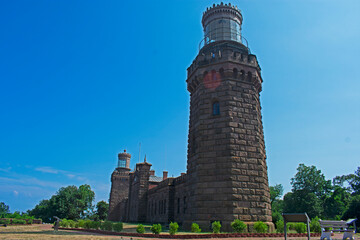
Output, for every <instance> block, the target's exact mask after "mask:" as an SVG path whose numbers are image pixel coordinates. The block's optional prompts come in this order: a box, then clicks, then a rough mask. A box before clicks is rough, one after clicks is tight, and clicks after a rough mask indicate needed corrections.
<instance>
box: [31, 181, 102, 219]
mask: <svg viewBox="0 0 360 240" xmlns="http://www.w3.org/2000/svg"><path fill="white" fill-rule="evenodd" d="M94 198H95V193H94V192H93V191H92V190H91V187H90V186H89V185H87V184H84V185H81V186H80V187H79V188H78V187H76V186H68V187H62V188H60V189H59V190H58V191H57V192H56V194H55V195H53V196H52V197H51V198H50V199H49V200H42V201H41V202H40V203H39V204H38V205H36V206H35V208H34V209H32V210H30V211H29V214H30V215H34V216H35V217H37V218H42V219H43V221H44V222H52V221H53V220H54V219H53V217H54V216H57V217H59V218H67V219H73V220H75V219H79V218H83V217H85V216H86V214H88V213H90V212H91V211H92V208H93V205H92V204H93V201H94Z"/></svg>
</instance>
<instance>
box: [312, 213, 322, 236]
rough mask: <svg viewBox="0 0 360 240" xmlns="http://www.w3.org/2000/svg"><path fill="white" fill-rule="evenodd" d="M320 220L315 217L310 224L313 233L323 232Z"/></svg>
mask: <svg viewBox="0 0 360 240" xmlns="http://www.w3.org/2000/svg"><path fill="white" fill-rule="evenodd" d="M319 220H320V219H319V218H318V217H314V218H313V219H311V222H310V231H311V232H316V233H320V232H321V227H320V222H319Z"/></svg>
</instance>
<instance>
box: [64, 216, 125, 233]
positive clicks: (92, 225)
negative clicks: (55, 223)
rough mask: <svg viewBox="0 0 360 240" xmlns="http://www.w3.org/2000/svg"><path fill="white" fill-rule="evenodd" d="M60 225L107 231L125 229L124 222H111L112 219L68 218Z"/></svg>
mask: <svg viewBox="0 0 360 240" xmlns="http://www.w3.org/2000/svg"><path fill="white" fill-rule="evenodd" d="M60 227H64V228H84V229H95V230H97V229H101V230H105V231H115V232H121V231H122V230H123V223H122V222H111V221H92V220H82V219H81V220H78V221H73V220H67V219H62V220H61V222H60Z"/></svg>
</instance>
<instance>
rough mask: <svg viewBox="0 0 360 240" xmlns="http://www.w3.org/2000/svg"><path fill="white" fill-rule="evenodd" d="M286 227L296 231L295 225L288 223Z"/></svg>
mask: <svg viewBox="0 0 360 240" xmlns="http://www.w3.org/2000/svg"><path fill="white" fill-rule="evenodd" d="M286 226H287V227H288V228H289V229H290V230H295V223H287V224H286Z"/></svg>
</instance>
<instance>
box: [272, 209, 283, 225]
mask: <svg viewBox="0 0 360 240" xmlns="http://www.w3.org/2000/svg"><path fill="white" fill-rule="evenodd" d="M271 216H272V222H273V223H277V222H278V221H280V220H283V217H282V216H281V213H280V212H278V211H272V213H271Z"/></svg>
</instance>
